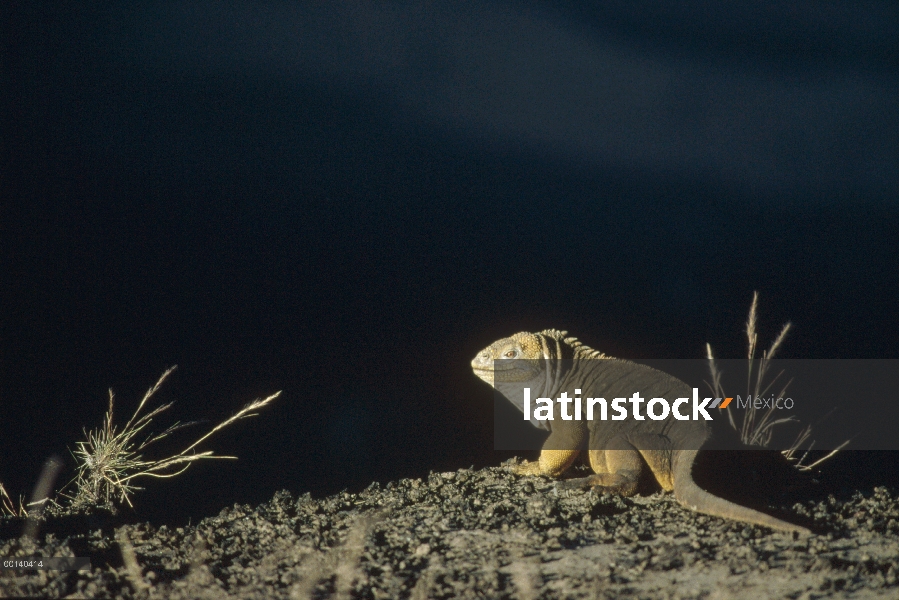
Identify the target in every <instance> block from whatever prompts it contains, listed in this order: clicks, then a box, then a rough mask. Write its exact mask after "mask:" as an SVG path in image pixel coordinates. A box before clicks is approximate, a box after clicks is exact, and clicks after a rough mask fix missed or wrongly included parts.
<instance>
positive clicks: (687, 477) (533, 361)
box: [471, 329, 810, 534]
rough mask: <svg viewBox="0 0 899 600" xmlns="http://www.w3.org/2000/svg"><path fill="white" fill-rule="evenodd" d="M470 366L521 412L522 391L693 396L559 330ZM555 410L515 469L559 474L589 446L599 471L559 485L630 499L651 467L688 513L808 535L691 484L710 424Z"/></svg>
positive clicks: (529, 337)
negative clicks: (533, 449)
mask: <svg viewBox="0 0 899 600" xmlns="http://www.w3.org/2000/svg"><path fill="white" fill-rule="evenodd" d="M567 359H570V360H567ZM598 361H602V362H598ZM471 366H472V368H473V369H474V372H475V374H476V375H477V376H478V377H480V378H481V379H483V380H484V381H486V382H487V383H489V384H490V385H491V386H493V387H494V388H495V389H496V390H497V391H498V392H500V393H502V394H503V395H504V396H505V397H506V398H508V399H509V400H510V401H512V402H513V404H516V405H517V406H518V408H519V409H523V400H522V390H523V388H524V387H529V388H530V389H531V390H533V393H534V396H535V397H538V396H539V397H542V398H550V399H554V398H557V397H560V395H561V394H562V393H563V392H566V393H567V394H568V395H569V397H575V396H577V397H581V396H583V397H584V398H587V397H588V396H590V397H595V398H599V397H603V398H608V399H610V400H611V399H612V398H614V397H616V396H625V395H630V394H631V393H632V392H634V391H640V392H642V393H643V394H644V395H645V396H646V397H647V398H653V397H662V398H677V397H688V398H689V397H690V396H691V395H692V394H693V390H692V388H691V387H690V386H688V385H687V384H686V383H684V382H683V381H680V380H679V379H677V378H675V377H673V376H671V375H668V374H667V373H663V372H662V371H658V370H656V369H653V368H651V367H648V366H646V365H641V364H638V363H633V362H630V361H627V360H621V359H616V358H612V357H609V356H606V355H605V354H603V353H602V352H599V351H597V350H594V349H592V348H590V347H588V346H586V345H584V344H582V343H581V342H579V341H577V338H573V337H567V332H566V331H559V330H556V329H547V330H545V331H541V332H540V333H527V332H522V333H516V334H515V335H513V336H512V337H508V338H504V339H501V340H498V341H496V342H494V343H492V344H491V345H489V346H488V347H487V348H485V349H484V350H482V351H481V352H479V353H478V355H477V356H476V357H475V358H474V360H472V361H471ZM553 405H554V406H556V403H555V402H554V403H553ZM554 411H555V414H554V418H553V420H551V421H550V420H544V421H537V420H535V419H533V418H532V420H531V422H532V423H533V424H534V425H536V426H538V427H542V428H544V429H548V430H549V431H550V434H549V437H548V438H547V439H546V441H545V442H544V444H543V449H542V450H541V452H540V458H539V460H537V461H533V462H527V461H525V463H524V464H520V465H516V466H515V467H514V468H513V470H514V471H515V472H517V473H519V474H524V475H548V476H550V477H559V476H561V475H562V473H563V472H564V471H565V470H566V469H567V468H568V467H570V466H571V465H572V464H573V463H574V461H575V460H576V459H577V457H578V455H579V454H580V453H581V452H582V451H583V450H585V449H586V450H587V452H588V458H589V462H590V467H591V468H592V470H593V472H594V474H593V475H591V476H589V477H584V478H578V479H570V480H565V481H562V482H560V483H559V485H560V486H562V487H565V488H569V489H574V488H582V489H585V488H588V487H590V486H596V487H598V488H601V489H602V490H603V491H609V492H614V493H618V494H621V495H624V496H631V495H634V494H635V493H636V491H637V485H638V482H639V480H640V477H641V475H642V473H643V472H644V470H645V468H646V467H647V466H648V467H649V469H650V471H651V472H652V474H653V476H654V477H655V479H656V481H658V483H659V485H660V486H661V487H662V489H664V490H666V491H673V492H674V497H675V498H676V499H677V501H678V502H679V503H680V504H682V505H684V506H686V507H687V508H690V509H692V510H695V511H697V512H700V513H705V514H708V515H713V516H716V517H724V518H726V519H734V520H736V521H743V522H745V523H752V524H755V525H764V526H766V527H770V528H771V529H778V530H781V531H795V532H799V533H803V534H807V533H810V532H809V530H808V529H806V528H804V527H800V526H798V525H793V524H792V523H787V522H786V521H782V520H780V519H776V518H774V517H772V516H770V515H766V514H764V513H761V512H759V511H756V510H753V509H751V508H747V507H744V506H740V505H739V504H735V503H733V502H730V501H728V500H725V499H723V498H719V497H717V496H714V495H712V494H710V493H709V492H707V491H705V490H703V489H702V488H700V487H699V486H698V485H697V484H696V483H695V482H694V481H693V475H692V468H693V462H694V460H695V459H696V455H697V451H698V449H699V448H700V446H702V445H703V444H704V443H705V442H706V441H707V440H708V438H709V436H710V428H709V426H708V425H707V423H706V421H704V420H677V419H675V418H673V415H671V414H669V416H668V417H667V418H665V419H664V420H652V419H644V420H635V419H634V418H630V417H629V418H628V419H626V420H618V421H615V420H600V419H597V418H594V419H593V420H590V421H588V420H575V419H571V420H564V419H561V418H559V414H558V411H557V410H556V409H554ZM566 412H567V411H566Z"/></svg>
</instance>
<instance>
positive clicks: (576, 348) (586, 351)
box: [536, 329, 612, 359]
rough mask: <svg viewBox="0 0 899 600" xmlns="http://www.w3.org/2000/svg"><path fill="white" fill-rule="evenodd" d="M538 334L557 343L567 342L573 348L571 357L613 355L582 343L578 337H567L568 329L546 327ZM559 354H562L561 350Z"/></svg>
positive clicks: (604, 356) (608, 357)
mask: <svg viewBox="0 0 899 600" xmlns="http://www.w3.org/2000/svg"><path fill="white" fill-rule="evenodd" d="M536 335H541V336H544V337H548V338H552V339H553V340H555V341H556V342H557V343H558V342H561V343H563V344H565V345H566V346H568V347H569V348H571V354H572V356H571V358H578V359H582V358H605V359H610V358H612V357H611V356H607V355H606V354H605V353H603V352H600V351H599V350H594V349H593V348H591V347H590V346H587V345H586V344H582V343H581V342H579V341H578V339H577V338H576V337H565V336H567V335H568V332H567V331H560V330H558V329H544V330H543V331H541V332H540V333H538V334H536ZM559 354H560V355H561V352H560V353H559ZM560 357H561V356H557V358H560ZM564 358H568V356H565V357H564Z"/></svg>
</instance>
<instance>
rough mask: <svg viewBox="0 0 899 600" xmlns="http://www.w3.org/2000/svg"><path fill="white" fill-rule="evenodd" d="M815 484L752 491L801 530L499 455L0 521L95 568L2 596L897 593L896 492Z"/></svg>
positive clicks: (0, 552)
mask: <svg viewBox="0 0 899 600" xmlns="http://www.w3.org/2000/svg"><path fill="white" fill-rule="evenodd" d="M743 475H744V474H741V475H740V477H739V479H740V480H743V481H745V480H747V479H749V480H750V483H749V484H748V485H749V487H752V486H753V485H754V484H752V481H751V480H752V478H751V477H749V478H747V477H745V476H743ZM697 479H698V478H697ZM800 487H802V486H800ZM732 488H734V489H737V488H739V486H732ZM713 491H716V490H713ZM756 491H757V490H756ZM791 494H793V495H796V494H798V495H800V496H801V495H805V497H806V499H805V500H803V501H801V502H793V501H792V500H791V499H790V495H791ZM812 495H816V496H817V498H815V499H813V500H809V499H807V498H808V496H809V494H808V488H807V486H806V487H805V488H804V489H798V490H797V489H793V490H792V491H788V492H782V493H780V494H779V495H773V496H774V497H776V501H775V502H772V501H771V500H770V498H769V500H768V501H767V502H764V503H761V504H759V503H758V502H757V498H756V502H755V505H756V506H762V507H767V508H766V510H768V511H769V512H772V514H777V515H778V516H781V517H783V518H786V519H788V520H792V521H793V522H796V523H801V524H803V525H806V526H808V527H810V528H811V529H812V530H813V531H815V535H812V536H810V537H800V536H797V535H794V534H784V533H776V532H772V531H770V530H767V529H765V528H762V527H756V526H751V525H744V524H741V523H735V522H729V521H725V520H722V519H717V518H713V517H706V516H703V515H699V514H696V513H693V512H691V511H689V510H686V509H684V508H682V507H680V506H679V505H678V504H677V503H676V502H675V501H674V499H673V498H672V497H671V495H670V494H663V493H651V494H643V495H638V496H636V497H634V498H620V497H617V496H611V495H606V494H597V493H595V492H592V491H588V492H559V491H557V490H556V488H555V486H554V484H553V482H552V481H550V480H547V479H543V478H523V477H519V476H516V475H512V474H510V473H509V472H508V471H507V470H506V469H504V468H502V467H495V468H487V469H482V470H469V469H462V470H459V471H455V472H449V473H434V474H431V475H430V476H429V477H428V478H427V479H426V480H419V479H414V480H413V479H404V480H401V481H398V482H392V483H388V484H387V485H385V486H380V485H378V484H372V485H371V486H369V487H368V488H367V489H366V490H364V491H362V492H360V493H340V494H336V495H334V496H330V497H327V498H322V499H314V498H310V497H309V496H308V495H306V496H300V497H297V496H294V495H291V494H290V493H289V492H286V491H282V492H278V493H277V494H275V495H274V497H273V498H272V499H271V500H270V501H269V502H267V503H265V504H263V505H261V506H259V507H257V508H252V507H250V506H239V505H235V506H234V507H232V508H226V509H224V510H222V511H221V513H219V514H218V515H217V516H214V517H209V518H206V519H203V520H202V521H201V522H200V523H198V524H197V525H195V526H190V527H183V528H182V527H178V528H169V527H167V526H165V525H163V526H160V527H155V526H152V525H150V524H147V523H136V524H135V523H132V524H123V523H122V522H121V520H120V521H119V522H118V523H117V522H116V521H115V520H114V519H112V518H109V517H107V518H106V519H105V520H104V518H103V517H102V515H94V516H83V515H82V516H79V517H74V518H69V519H63V520H59V519H57V520H50V521H48V522H46V523H44V525H43V528H42V529H41V534H40V541H39V542H34V541H31V540H27V539H26V540H20V539H18V538H17V537H15V536H16V535H18V533H17V532H18V531H21V529H20V527H21V525H22V524H21V522H19V521H17V520H15V519H10V518H6V519H5V520H4V521H3V522H2V523H0V526H2V527H0V556H3V557H10V556H16V555H18V556H28V555H31V556H33V555H44V556H89V557H91V561H92V565H93V568H92V570H91V571H68V572H61V571H20V572H13V571H5V572H0V595H5V596H47V597H55V598H59V597H81V598H94V597H103V598H105V597H121V598H147V597H149V598H175V599H180V598H376V599H377V598H412V599H419V598H421V599H424V598H455V597H461V598H522V599H527V598H671V599H673V598H705V599H713V598H803V599H805V598H899V493H897V491H896V490H895V489H888V488H884V487H876V488H872V489H871V490H869V491H868V492H867V493H861V492H855V493H848V494H845V495H844V497H842V498H839V497H834V495H832V494H829V493H827V491H826V490H824V491H822V490H821V489H819V490H818V493H816V494H812ZM769 496H771V495H770V494H769ZM731 497H733V494H731ZM784 502H786V504H785V503H784Z"/></svg>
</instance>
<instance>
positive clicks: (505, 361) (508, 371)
mask: <svg viewBox="0 0 899 600" xmlns="http://www.w3.org/2000/svg"><path fill="white" fill-rule="evenodd" d="M567 334H568V332H567V331H559V330H558V329H545V330H543V331H541V332H540V333H528V332H526V331H522V332H521V333H516V334H515V335H513V336H511V337H507V338H503V339H501V340H497V341H495V342H493V343H492V344H490V345H489V346H487V347H486V348H484V349H483V350H481V351H480V352H478V354H477V356H475V357H474V360H472V361H471V368H472V369H473V370H474V373H475V375H477V376H478V377H480V378H481V379H483V380H484V381H486V382H487V383H489V384H490V385H491V386H493V387H494V388H495V389H496V390H497V391H498V392H500V393H501V394H502V395H503V396H505V397H506V398H508V399H509V400H510V401H511V402H512V404H514V405H515V406H517V407H518V409H519V410H522V411H523V410H524V404H523V397H522V390H523V389H524V388H526V387H527V388H530V389H531V390H532V392H533V394H534V397H544V398H554V397H555V394H556V392H557V388H558V387H559V383H560V381H561V379H562V376H563V374H564V371H565V367H564V363H563V361H562V360H560V359H565V358H607V357H606V355H605V354H603V353H602V352H599V351H597V350H593V349H592V348H589V347H587V346H584V345H583V344H581V343H580V342H579V341H577V338H573V337H565V336H566V335H567ZM531 422H532V423H533V424H534V425H535V426H536V427H539V428H541V429H548V427H547V424H546V423H545V422H543V421H537V420H532V421H531Z"/></svg>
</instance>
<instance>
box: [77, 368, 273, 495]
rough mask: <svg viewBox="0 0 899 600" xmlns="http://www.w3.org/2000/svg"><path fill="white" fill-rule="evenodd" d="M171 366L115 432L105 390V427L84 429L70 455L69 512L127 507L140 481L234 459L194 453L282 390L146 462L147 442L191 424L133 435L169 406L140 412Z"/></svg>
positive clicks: (208, 452)
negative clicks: (208, 461)
mask: <svg viewBox="0 0 899 600" xmlns="http://www.w3.org/2000/svg"><path fill="white" fill-rule="evenodd" d="M175 368H176V367H171V368H170V369H168V370H166V371H165V373H163V374H162V376H161V377H160V378H159V380H158V381H157V382H156V384H155V385H154V386H153V387H151V388H150V389H149V390H148V391H147V393H146V394H144V397H143V399H142V400H141V401H140V404H138V406H137V409H136V410H135V411H134V414H132V415H131V418H130V419H128V422H127V423H126V424H125V426H124V427H122V428H121V429H119V428H118V427H116V425H115V424H114V422H113V409H114V406H115V395H114V394H113V392H112V390H109V408H108V409H107V411H106V417H105V420H104V425H103V427H102V428H100V429H95V430H92V431H90V432H88V431H85V438H86V441H83V442H78V443H77V447H76V449H75V451H74V452H73V453H72V455H73V456H74V458H75V460H76V463H77V473H76V475H75V477H74V478H73V479H72V481H70V482H69V484H67V486H66V487H68V485H74V486H75V492H74V494H73V495H71V496H66V495H65V494H63V495H64V496H65V497H67V498H69V499H70V503H71V508H73V509H74V508H79V507H82V506H95V505H102V506H105V507H106V508H109V509H114V503H115V502H118V503H127V504H128V505H129V506H131V495H132V494H133V493H134V492H136V491H137V490H140V489H142V488H140V487H138V486H137V485H135V483H134V481H135V480H136V479H138V478H140V477H159V478H168V477H175V476H177V475H180V474H181V473H183V472H184V471H186V470H187V469H188V467H190V465H191V464H193V463H194V462H196V461H198V460H203V459H235V458H236V457H234V456H216V455H215V454H213V452H212V451H211V450H206V451H203V452H197V451H196V448H197V446H199V445H200V444H202V443H203V442H204V441H206V440H207V439H209V438H210V437H211V436H212V435H213V434H215V433H216V432H217V431H220V430H221V429H224V428H225V427H228V426H229V425H231V424H233V423H235V422H237V421H239V420H241V419H246V418H249V417H254V416H256V415H257V414H258V413H256V412H255V411H257V410H259V409H261V408H263V407H265V406H266V405H268V404H269V403H270V402H272V401H273V400H274V399H275V398H277V397H278V396H279V395H280V394H281V392H277V393H275V394H272V395H271V396H269V397H267V398H262V399H257V400H254V401H253V402H251V403H249V404H247V405H246V406H244V407H243V408H242V409H240V410H239V411H238V412H237V413H235V414H234V415H233V416H231V417H230V418H228V419H226V420H225V421H223V422H222V423H220V424H218V425H216V426H215V427H213V428H212V429H211V430H210V431H209V432H208V433H206V434H205V435H204V436H202V437H201V438H200V439H198V440H197V441H196V442H194V443H193V444H191V445H190V446H188V447H187V448H185V449H184V450H182V451H181V452H179V453H177V454H174V455H172V456H169V457H167V458H163V459H159V460H152V459H145V458H144V456H143V455H144V452H145V451H146V450H147V448H149V447H150V446H151V445H152V444H155V443H156V442H158V441H160V440H162V439H165V438H166V437H168V436H169V435H171V434H172V433H173V432H175V431H177V430H178V429H181V428H183V427H187V426H188V425H192V424H193V423H175V424H173V425H171V426H169V427H168V428H166V429H165V431H163V432H162V433H159V434H150V435H148V436H147V437H146V438H145V439H144V440H143V441H139V439H138V437H139V434H141V432H142V431H143V430H144V429H146V428H147V427H148V426H149V425H150V424H151V423H152V421H153V419H154V418H155V417H157V416H158V415H159V414H160V413H162V412H164V411H166V410H168V409H169V408H170V407H171V406H172V403H171V402H169V403H167V404H163V405H161V406H157V407H156V408H154V409H153V410H151V411H149V412H147V413H146V414H141V411H142V410H143V409H144V406H145V405H146V404H147V402H148V401H149V400H150V399H151V398H152V397H153V395H154V394H155V393H156V392H157V391H158V390H159V388H160V386H161V385H162V384H163V383H164V382H165V380H166V379H167V378H168V377H169V375H171V374H172V372H173V371H174V370H175Z"/></svg>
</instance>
